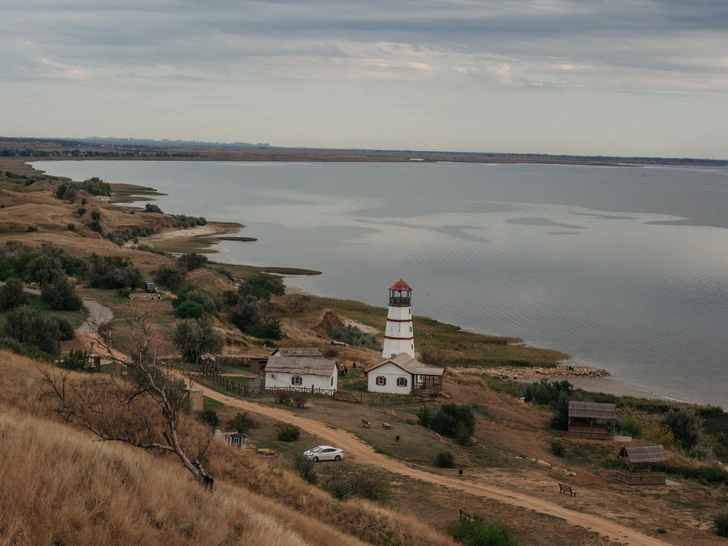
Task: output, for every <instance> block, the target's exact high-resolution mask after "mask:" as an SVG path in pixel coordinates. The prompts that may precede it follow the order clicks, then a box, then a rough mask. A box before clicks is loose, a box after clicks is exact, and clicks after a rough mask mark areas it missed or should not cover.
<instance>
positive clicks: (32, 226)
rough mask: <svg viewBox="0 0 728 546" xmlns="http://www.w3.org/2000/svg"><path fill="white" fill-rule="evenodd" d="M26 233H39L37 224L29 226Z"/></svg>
mask: <svg viewBox="0 0 728 546" xmlns="http://www.w3.org/2000/svg"><path fill="white" fill-rule="evenodd" d="M25 231H27V232H28V233H34V232H36V231H38V226H36V225H35V224H30V225H29V226H28V227H27V228H26V229H25Z"/></svg>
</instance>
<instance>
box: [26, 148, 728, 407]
mask: <svg viewBox="0 0 728 546" xmlns="http://www.w3.org/2000/svg"><path fill="white" fill-rule="evenodd" d="M34 165H35V166H36V167H37V168H40V169H43V170H46V171H47V172H48V173H50V174H54V175H61V176H68V177H71V178H73V179H75V180H84V179H86V178H90V177H92V176H99V177H101V178H103V179H104V180H106V181H108V182H125V183H132V184H141V185H145V186H153V187H154V188H157V189H158V190H159V191H161V192H164V193H168V194H169V195H168V196H164V197H161V198H159V200H158V201H157V204H158V205H159V206H160V207H161V208H162V210H164V211H165V212H168V213H175V214H179V213H184V214H191V215H194V216H205V217H206V218H208V219H214V220H224V221H235V222H241V223H243V224H245V225H246V226H247V227H246V228H245V229H243V230H242V231H241V234H243V235H246V236H250V237H256V238H258V241H257V242H254V243H240V242H224V243H222V244H221V245H219V247H218V248H219V250H220V251H221V252H222V255H219V256H218V259H219V260H220V261H229V262H239V263H246V264H256V265H275V266H289V267H303V268H310V269H317V270H320V271H323V275H320V276H317V277H307V278H296V279H289V280H287V283H288V284H294V285H297V286H300V287H301V288H303V289H305V290H307V291H310V292H313V293H317V294H321V295H328V296H336V297H342V298H352V299H356V300H361V301H364V302H367V303H370V304H374V305H378V306H382V307H384V306H386V304H387V288H388V287H389V286H391V285H392V284H393V283H394V282H396V281H397V280H398V279H400V278H403V279H404V280H405V281H407V282H408V283H409V284H410V286H412V287H413V289H414V292H413V312H414V313H415V314H420V315H429V316H431V317H433V318H436V319H438V320H441V321H445V322H449V323H454V324H458V325H460V326H462V327H464V328H467V329H470V330H473V331H478V332H484V333H488V334H502V335H510V336H519V337H522V338H523V339H524V340H525V341H526V342H527V343H528V344H530V345H536V346H542V347H548V348H553V349H557V350H561V351H564V352H566V353H568V354H570V355H571V356H572V357H573V359H574V360H575V361H576V362H579V363H583V364H585V365H590V366H597V367H603V368H606V369H607V370H609V371H610V372H611V373H612V375H613V376H614V377H615V379H617V380H619V381H622V382H624V383H627V384H631V385H633V386H636V387H638V388H640V389H642V390H646V391H648V392H652V393H654V394H658V395H662V396H667V397H671V398H676V399H680V400H688V401H691V402H697V403H710V404H715V405H720V406H723V407H726V408H728V169H724V168H699V167H654V166H622V167H592V166H552V165H490V164H454V163H414V162H412V163H236V162H187V161H184V162H172V161H168V162H150V161H138V162H135V161H63V162H60V161H59V162H36V163H35V164H34ZM382 326H384V325H382ZM416 336H417V332H415V344H416V343H417V337H416Z"/></svg>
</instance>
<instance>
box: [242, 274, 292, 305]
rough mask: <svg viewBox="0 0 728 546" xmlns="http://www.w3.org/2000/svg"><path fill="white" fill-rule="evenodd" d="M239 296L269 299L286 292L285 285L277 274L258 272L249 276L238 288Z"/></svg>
mask: <svg viewBox="0 0 728 546" xmlns="http://www.w3.org/2000/svg"><path fill="white" fill-rule="evenodd" d="M239 293H240V297H241V298H244V297H246V296H253V297H255V298H256V299H259V300H265V301H269V300H270V297H271V296H272V295H273V296H282V295H283V294H285V293H286V285H285V284H283V279H282V278H281V277H279V276H278V275H271V274H270V273H259V274H257V275H253V276H252V277H249V278H248V279H247V280H246V281H245V282H244V283H243V285H242V286H241V287H240V290H239Z"/></svg>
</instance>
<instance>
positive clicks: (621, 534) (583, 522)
mask: <svg viewBox="0 0 728 546" xmlns="http://www.w3.org/2000/svg"><path fill="white" fill-rule="evenodd" d="M195 388H199V389H201V390H202V391H203V394H204V395H205V396H207V397H209V398H214V399H215V400H219V401H220V402H224V403H225V404H226V405H227V406H230V407H234V408H239V409H242V410H245V411H250V412H253V413H258V414H261V415H266V416H268V417H272V418H274V419H277V420H279V421H283V422H286V423H291V424H294V425H296V426H298V427H300V428H302V429H303V430H305V431H306V432H309V433H310V434H314V435H316V436H318V437H319V438H322V439H324V440H325V441H326V442H327V443H330V444H331V445H335V446H337V447H340V448H342V449H343V450H344V453H345V454H346V456H347V458H349V459H353V460H355V461H356V462H357V463H359V464H368V465H372V466H376V467H379V468H382V469H384V470H387V471H389V472H393V473H396V474H400V475H402V476H407V477H409V478H414V479H416V480H421V481H424V482H427V483H431V484H434V485H440V486H442V487H447V488H449V489H457V490H460V491H464V492H466V493H469V494H471V495H475V496H479V497H486V498H489V499H493V500H496V501H499V502H502V503H506V504H512V505H515V506H520V507H522V508H526V509H529V510H535V511H536V512H539V513H542V514H549V515H551V516H555V517H557V518H562V519H564V520H566V522H567V523H569V524H571V525H578V526H579V527H584V528H585V529H588V530H590V531H593V532H595V533H599V534H600V535H602V536H604V537H608V538H609V539H611V540H614V541H618V542H620V543H621V544H629V545H630V546H668V543H666V542H663V541H661V540H658V539H656V538H653V537H649V536H647V535H644V534H642V533H640V532H639V531H636V530H634V529H630V528H629V527H625V526H624V525H620V524H618V523H615V522H612V521H609V520H607V519H604V518H600V517H598V516H594V515H591V514H583V513H581V512H576V511H574V510H570V509H568V508H564V507H562V506H559V505H558V504H554V503H551V502H548V501H544V500H542V499H539V498H536V497H530V496H528V495H525V494H523V493H518V492H515V491H509V490H507V489H503V488H500V487H496V486H492V485H488V484H486V483H483V482H481V481H479V480H480V479H481V478H480V477H479V476H478V475H477V474H473V473H469V474H468V476H467V478H455V477H452V478H451V477H447V476H439V475H437V474H432V473H430V472H426V471H424V470H420V469H418V468H416V467H412V466H410V465H407V464H405V463H404V462H402V461H398V460H396V459H392V458H390V457H387V456H385V455H382V454H380V453H375V451H374V450H373V449H372V448H371V447H370V446H369V445H367V444H365V443H364V442H362V441H361V440H359V439H358V438H357V437H356V436H354V435H353V434H351V433H350V432H347V431H344V430H339V429H332V428H330V427H329V426H328V425H326V424H325V423H321V422H319V421H314V420H313V419H308V418H307V417H301V416H299V415H296V414H293V413H291V412H290V411H287V410H283V409H278V408H271V407H268V406H262V405H260V404H255V403H253V402H248V401H245V400H240V399H237V398H231V397H229V396H227V395H225V394H221V393H219V392H217V391H214V390H212V389H209V388H207V387H204V386H202V385H196V386H195Z"/></svg>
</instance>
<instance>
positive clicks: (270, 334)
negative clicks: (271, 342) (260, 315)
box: [253, 319, 283, 339]
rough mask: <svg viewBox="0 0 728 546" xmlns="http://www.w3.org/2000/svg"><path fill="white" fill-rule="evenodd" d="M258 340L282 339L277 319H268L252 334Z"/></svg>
mask: <svg viewBox="0 0 728 546" xmlns="http://www.w3.org/2000/svg"><path fill="white" fill-rule="evenodd" d="M253 335H255V337H258V338H260V339H283V328H282V327H281V323H280V321H279V320H278V319H268V320H267V321H265V323H264V324H261V325H260V326H259V327H258V328H257V329H256V330H255V332H254V333H253Z"/></svg>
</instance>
